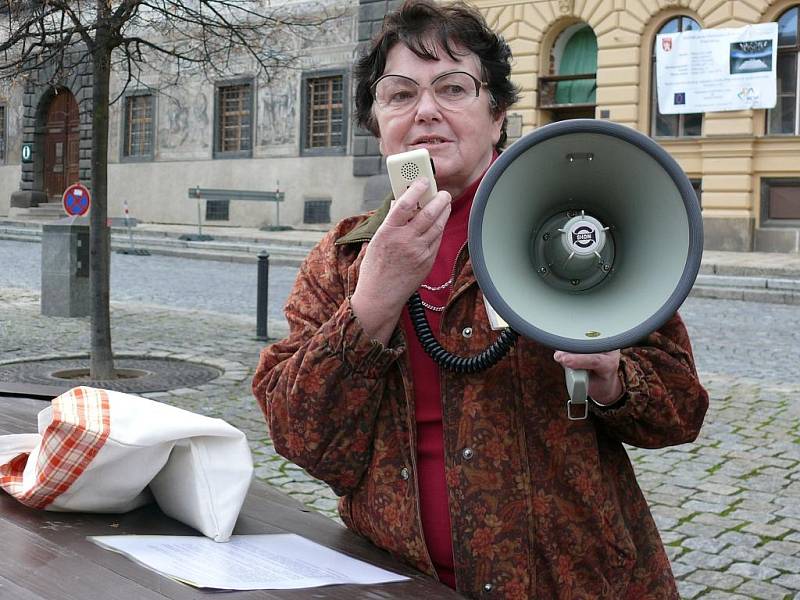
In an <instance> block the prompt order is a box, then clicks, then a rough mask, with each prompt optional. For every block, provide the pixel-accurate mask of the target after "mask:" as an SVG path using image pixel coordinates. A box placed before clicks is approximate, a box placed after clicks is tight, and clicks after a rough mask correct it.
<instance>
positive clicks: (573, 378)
mask: <svg viewBox="0 0 800 600" xmlns="http://www.w3.org/2000/svg"><path fill="white" fill-rule="evenodd" d="M564 379H565V381H566V383H567V393H568V394H569V399H568V400H567V418H568V419H569V420H570V421H581V420H583V419H585V418H586V417H587V416H589V372H588V371H586V370H585V369H570V368H569V367H564Z"/></svg>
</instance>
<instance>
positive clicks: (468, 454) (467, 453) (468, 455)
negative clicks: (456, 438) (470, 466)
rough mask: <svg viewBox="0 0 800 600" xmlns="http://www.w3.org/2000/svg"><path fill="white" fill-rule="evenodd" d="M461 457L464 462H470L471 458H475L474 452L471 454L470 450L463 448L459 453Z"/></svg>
mask: <svg viewBox="0 0 800 600" xmlns="http://www.w3.org/2000/svg"><path fill="white" fill-rule="evenodd" d="M461 456H463V457H464V458H465V459H466V460H471V459H472V457H473V456H475V452H473V450H472V448H464V449H463V450H462V451H461Z"/></svg>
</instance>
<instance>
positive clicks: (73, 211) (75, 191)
mask: <svg viewBox="0 0 800 600" xmlns="http://www.w3.org/2000/svg"><path fill="white" fill-rule="evenodd" d="M61 203H62V204H63V206H64V212H66V213H67V214H68V215H69V216H71V217H82V216H83V215H85V214H86V213H88V212H89V208H91V206H92V196H91V194H89V190H88V189H87V188H86V186H85V185H83V184H82V183H73V184H72V185H71V186H69V187H68V188H67V189H66V190H64V195H63V196H62V197H61Z"/></svg>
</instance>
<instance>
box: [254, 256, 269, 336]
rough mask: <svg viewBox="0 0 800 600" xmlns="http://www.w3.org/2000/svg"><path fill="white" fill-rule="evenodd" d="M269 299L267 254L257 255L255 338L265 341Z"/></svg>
mask: <svg viewBox="0 0 800 600" xmlns="http://www.w3.org/2000/svg"><path fill="white" fill-rule="evenodd" d="M268 299H269V253H268V252H267V251H266V250H262V251H261V252H259V253H258V294H257V296H256V338H257V339H259V340H267V339H269V337H268V336H267V302H268Z"/></svg>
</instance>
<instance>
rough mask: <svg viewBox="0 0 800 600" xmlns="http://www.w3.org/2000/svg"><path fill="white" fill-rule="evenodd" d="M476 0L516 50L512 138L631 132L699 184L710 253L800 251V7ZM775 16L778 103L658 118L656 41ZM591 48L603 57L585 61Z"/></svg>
mask: <svg viewBox="0 0 800 600" xmlns="http://www.w3.org/2000/svg"><path fill="white" fill-rule="evenodd" d="M475 5H476V6H478V8H480V9H481V11H482V12H483V13H484V14H485V15H486V17H487V19H488V21H489V23H490V24H491V25H492V27H493V28H494V29H495V30H496V31H498V32H500V33H502V35H503V36H504V37H505V38H506V40H507V41H508V42H509V44H510V46H511V48H512V50H513V53H514V63H513V78H514V80H515V82H516V83H517V84H518V85H519V86H520V88H521V90H522V97H521V101H520V102H519V103H518V104H517V105H515V106H514V107H513V108H512V114H511V115H510V120H509V124H510V131H509V133H510V136H511V137H512V139H513V137H514V135H519V134H520V133H525V132H527V131H530V130H532V129H534V128H536V127H538V126H540V125H543V124H546V123H548V122H551V121H555V120H561V119H565V118H574V117H591V118H597V119H608V120H611V121H614V122H617V123H621V124H624V125H627V126H630V127H633V128H635V129H637V130H639V131H641V132H643V133H646V134H648V135H650V136H651V137H652V138H653V139H655V140H656V141H657V142H658V143H659V144H661V145H662V146H663V147H664V148H665V149H666V150H667V151H668V152H670V154H672V156H674V157H675V159H676V160H677V161H678V162H679V164H680V165H681V166H682V167H683V169H684V170H685V171H686V173H687V175H688V176H689V178H690V179H691V180H692V182H693V184H694V186H695V189H696V191H697V192H698V197H699V198H700V201H701V206H702V209H703V219H704V227H705V237H706V243H705V247H706V248H707V249H712V250H736V251H751V250H755V251H772V252H800V115H798V113H800V107H798V101H800V90H799V89H798V88H799V87H800V85H798V71H799V70H800V69H798V66H800V59H799V58H798V57H799V56H800V52H799V51H798V50H800V39H798V34H799V32H798V21H800V2H798V1H797V0H775V1H771V2H770V1H764V0H746V1H731V0H677V1H676V0H533V1H528V2H509V1H507V0H477V1H476V2H475ZM771 21H776V22H778V23H779V40H778V52H777V75H778V83H777V85H778V105H776V108H774V109H771V110H748V111H735V112H734V111H732V112H714V113H705V114H698V115H661V114H660V113H659V112H658V107H657V103H656V102H655V99H654V96H655V93H656V92H655V81H654V70H655V60H654V44H655V41H656V36H657V35H658V34H659V33H664V32H679V31H685V30H688V29H698V28H703V29H706V28H736V27H742V26H745V25H748V24H753V23H767V22H771ZM587 27H588V29H587ZM592 34H593V36H592ZM578 35H581V36H582V38H585V39H581V40H578V37H577V36H578ZM592 37H594V43H595V44H596V46H594V47H593V46H592V45H591V44H592V39H591V38H592ZM573 38H574V39H573ZM571 40H572V42H573V44H572V45H573V48H572V49H573V50H574V47H575V46H579V47H580V48H581V52H582V53H583V55H584V56H583V63H581V62H580V61H578V67H577V71H576V66H575V64H571V65H570V64H567V63H568V62H570V59H571V58H572V59H574V56H572V57H568V56H567V53H568V52H567V47H568V46H569V45H570V41H571ZM595 48H596V50H595ZM593 52H594V53H596V56H595V57H594V59H593V58H592V57H591V56H586V54H587V53H588V54H591V53H593ZM572 54H573V55H574V52H572ZM574 62H575V61H574V60H572V63H574ZM593 67H594V68H595V73H594V74H592V73H591V69H592V68H593ZM576 72H577V73H579V75H574V73H576ZM565 73H566V74H565ZM581 73H582V74H581ZM592 75H594V77H592ZM565 82H567V83H565ZM558 85H561V86H562V87H563V86H565V85H572V86H577V87H580V86H583V87H584V88H585V90H586V91H587V92H591V93H587V94H586V97H585V98H583V99H580V98H578V99H577V101H576V99H575V98H570V97H565V96H564V95H563V94H562V95H561V96H562V97H561V98H559V93H558V91H557V90H556V91H555V92H554V89H555V88H556V86H558ZM515 129H516V133H515Z"/></svg>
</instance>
